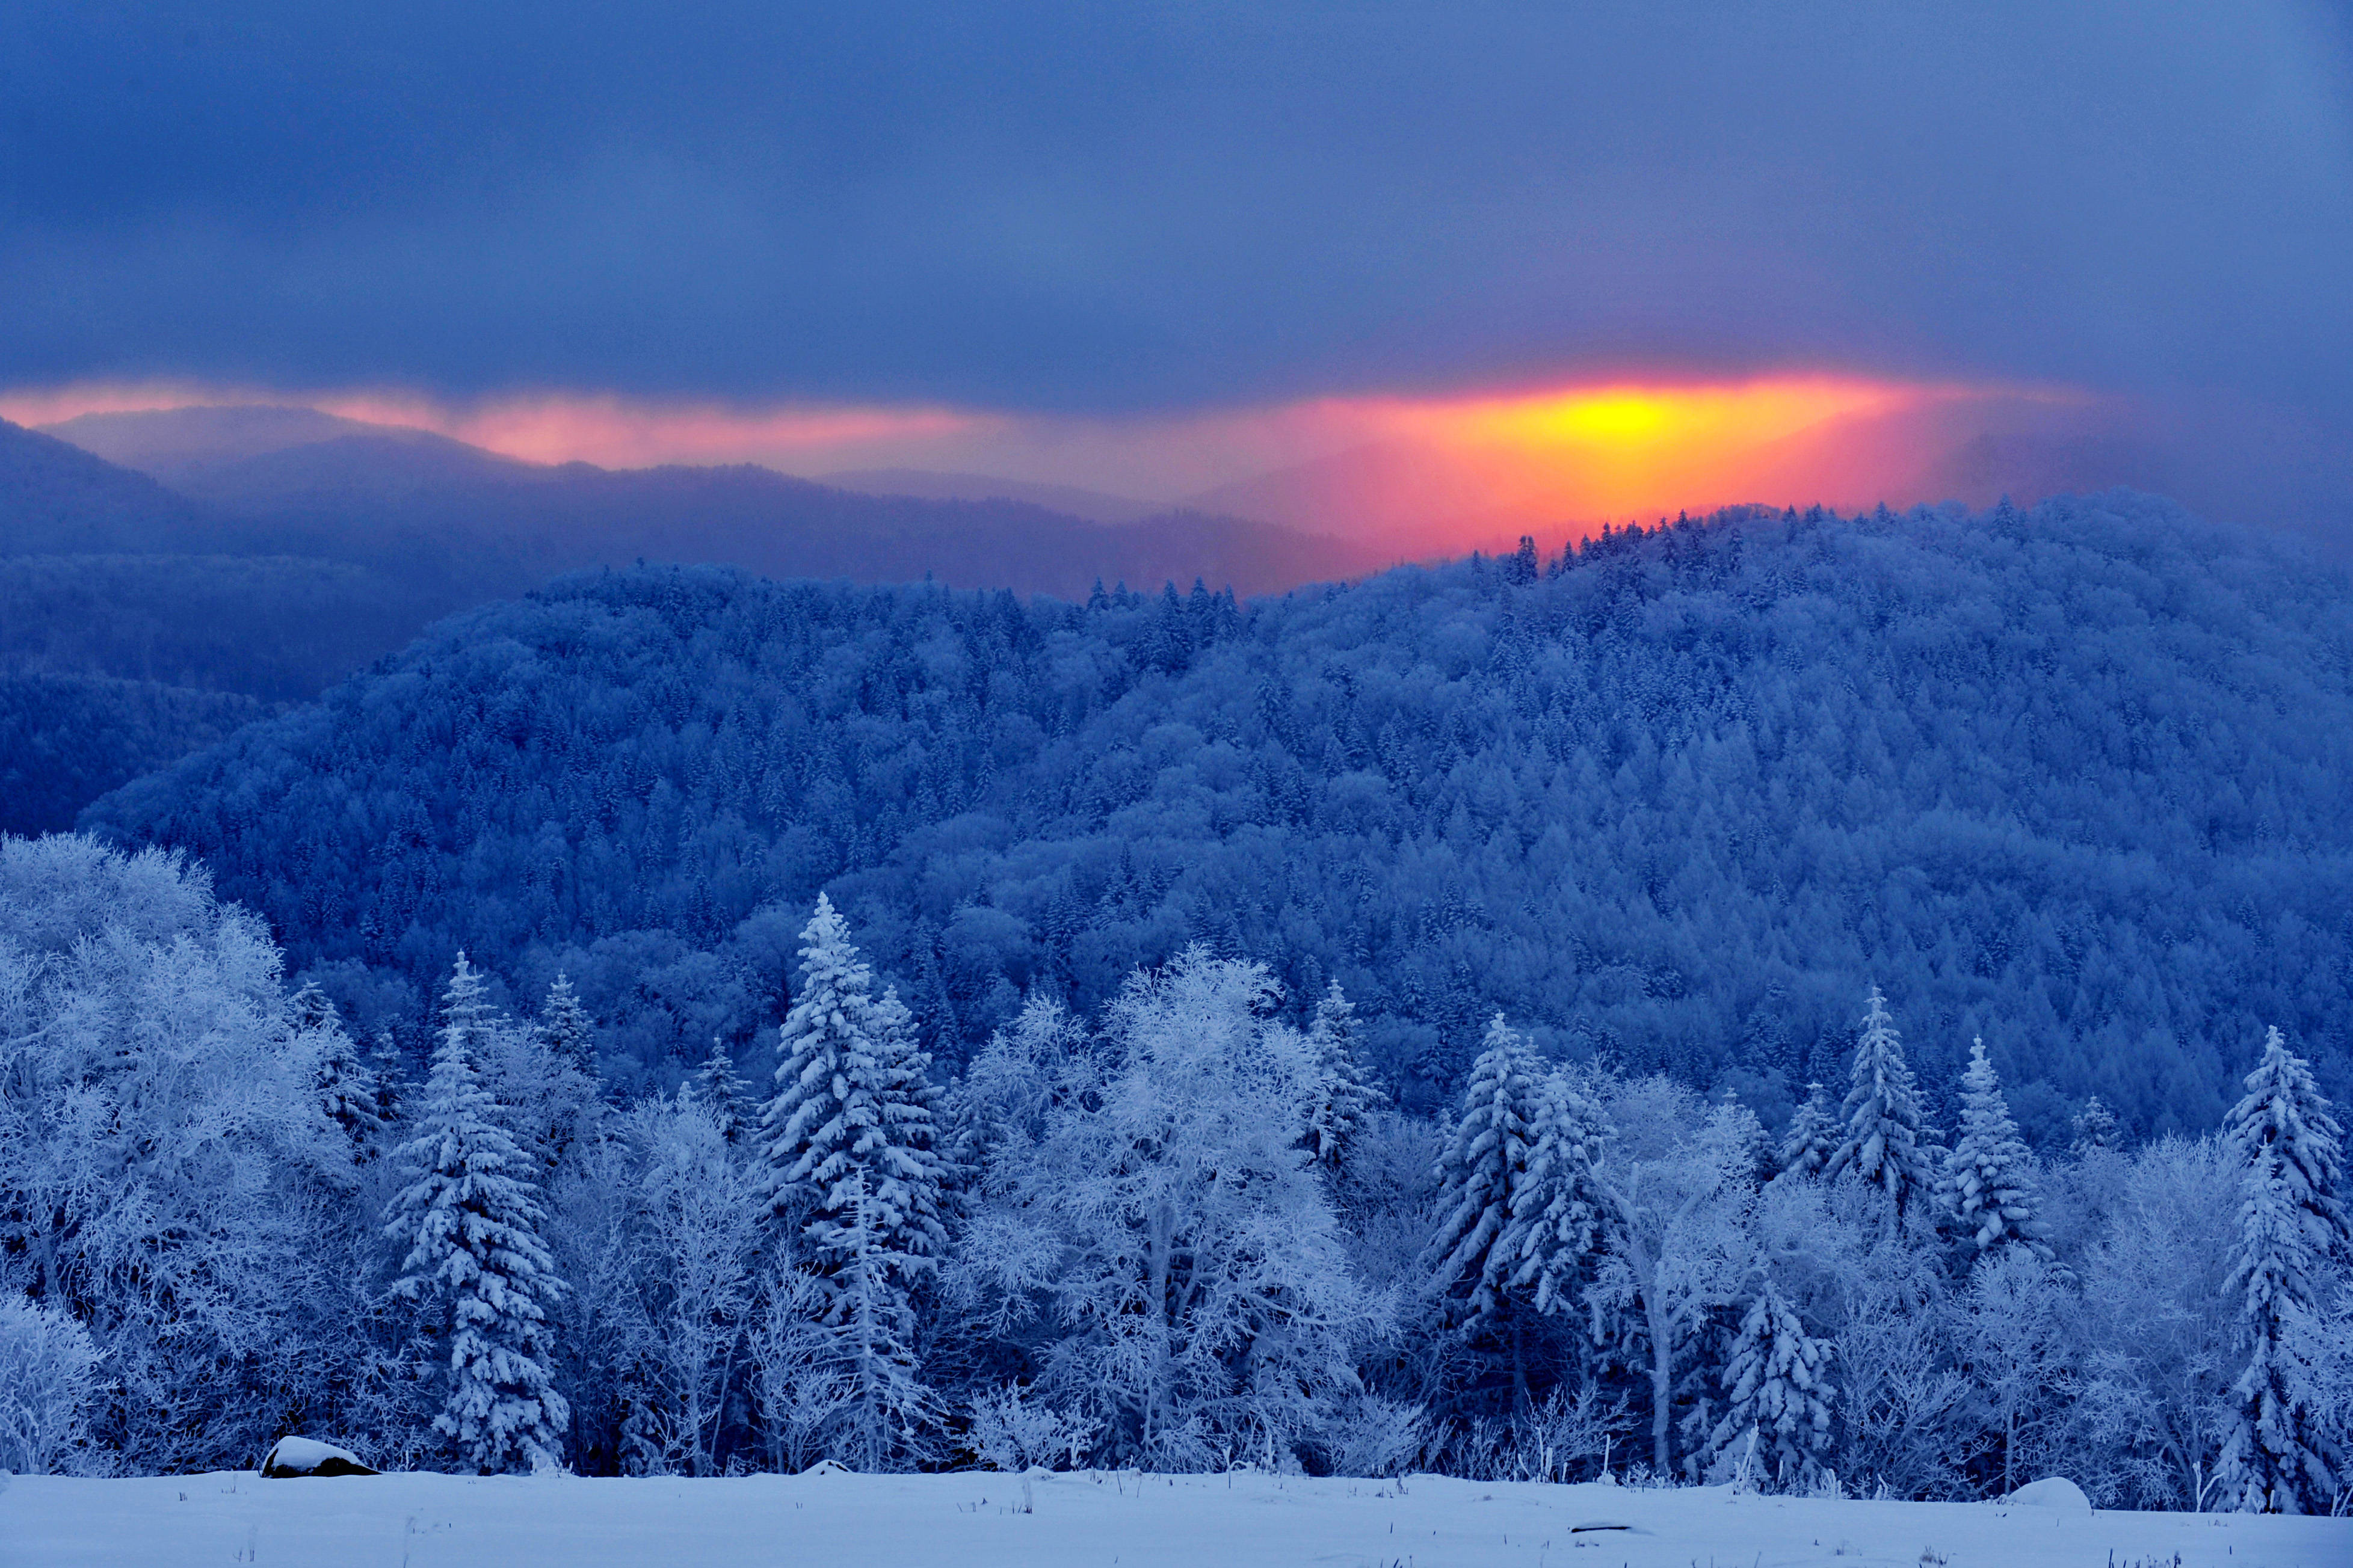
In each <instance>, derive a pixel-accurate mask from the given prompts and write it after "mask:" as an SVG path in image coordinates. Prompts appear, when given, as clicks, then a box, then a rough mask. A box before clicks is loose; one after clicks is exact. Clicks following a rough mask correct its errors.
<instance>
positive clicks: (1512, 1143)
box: [1425, 1013, 1536, 1319]
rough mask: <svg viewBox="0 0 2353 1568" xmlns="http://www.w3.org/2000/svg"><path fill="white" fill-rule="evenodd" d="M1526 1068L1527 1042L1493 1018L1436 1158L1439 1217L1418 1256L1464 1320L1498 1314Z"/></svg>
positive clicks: (1531, 1110)
mask: <svg viewBox="0 0 2353 1568" xmlns="http://www.w3.org/2000/svg"><path fill="white" fill-rule="evenodd" d="M1534 1066H1535V1062H1534V1059H1533V1057H1532V1054H1531V1053H1530V1052H1529V1050H1528V1047H1527V1042H1526V1041H1525V1040H1524V1039H1522V1038H1521V1037H1520V1035H1519V1033H1518V1031H1516V1030H1514V1028H1513V1027H1512V1026H1510V1025H1508V1024H1506V1023H1504V1016H1503V1015H1502V1014H1501V1013H1498V1014H1496V1015H1495V1016H1494V1019H1493V1022H1492V1023H1490V1024H1489V1025H1488V1026H1487V1037H1486V1040H1485V1042H1484V1044H1483V1046H1482V1048H1481V1050H1480V1053H1479V1058H1478V1060H1476V1061H1475V1062H1473V1063H1472V1065H1471V1079H1470V1081H1469V1082H1468V1083H1466V1084H1465V1085H1464V1086H1463V1089H1462V1112H1461V1115H1460V1116H1459V1117H1457V1118H1456V1119H1455V1122H1454V1128H1453V1133H1452V1136H1451V1137H1450V1138H1449V1139H1448V1140H1447V1145H1446V1149H1445V1152H1443V1153H1442V1154H1441V1155H1440V1158H1439V1164H1438V1171H1437V1176H1438V1182H1439V1187H1440V1196H1439V1206H1440V1212H1441V1213H1442V1214H1443V1215H1445V1217H1444V1219H1443V1220H1441V1221H1440V1225H1439V1229H1438V1234H1437V1235H1436V1236H1435V1237H1433V1238H1432V1239H1431V1241H1430V1248H1429V1250H1428V1252H1427V1253H1426V1255H1425V1257H1426V1258H1427V1259H1428V1260H1429V1261H1430V1265H1431V1268H1430V1274H1431V1279H1432V1282H1433V1284H1434V1285H1435V1286H1436V1287H1437V1289H1438V1290H1439V1291H1440V1294H1441V1295H1443V1296H1444V1297H1445V1298H1447V1300H1449V1301H1450V1302H1451V1303H1452V1305H1453V1307H1454V1308H1455V1310H1457V1311H1459V1312H1460V1313H1461V1315H1462V1316H1463V1317H1466V1318H1472V1319H1478V1318H1486V1317H1492V1316H1493V1315H1494V1314H1495V1313H1497V1312H1498V1311H1499V1310H1502V1307H1503V1304H1504V1303H1503V1295H1504V1290H1505V1289H1506V1288H1507V1287H1508V1285H1509V1283H1510V1281H1511V1277H1512V1273H1513V1264H1514V1259H1513V1258H1511V1257H1510V1256H1509V1255H1508V1254H1507V1253H1506V1252H1505V1250H1504V1247H1503V1245H1502V1244H1503V1241H1504V1233H1505V1232H1506V1231H1507V1230H1508V1229H1509V1228H1510V1226H1511V1220H1512V1199H1513V1197H1514V1194H1516V1193H1517V1191H1518V1189H1519V1187H1520V1185H1521V1184H1522V1183H1523V1182H1524V1181H1525V1179H1526V1176H1527V1168H1528V1154H1529V1152H1530V1142H1529V1122H1530V1121H1531V1119H1532V1118H1533V1116H1534V1115H1535V1090H1536V1080H1535V1076H1534V1073H1533V1071H1532V1068H1534Z"/></svg>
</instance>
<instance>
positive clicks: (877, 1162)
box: [762, 894, 947, 1466]
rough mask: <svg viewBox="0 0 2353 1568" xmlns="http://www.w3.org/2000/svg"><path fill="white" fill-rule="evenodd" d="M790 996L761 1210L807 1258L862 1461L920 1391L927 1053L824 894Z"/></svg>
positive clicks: (933, 1232) (930, 1258) (929, 1234)
mask: <svg viewBox="0 0 2353 1568" xmlns="http://www.w3.org/2000/svg"><path fill="white" fill-rule="evenodd" d="M801 937H802V941H803V942H804V944H805V945H804V946H803V947H802V949H801V992H800V997H799V999H798V1000H797V1002H795V1003H794V1005H793V1007H792V1010H791V1012H789V1013H788V1014H786V1017H785V1022H784V1025H783V1026H782V1027H781V1029H780V1030H779V1031H778V1036H777V1044H776V1054H777V1057H778V1058H779V1061H778V1065H777V1068H776V1086H777V1087H776V1096H775V1098H774V1099H772V1100H769V1102H768V1105H767V1108H766V1110H765V1112H764V1114H763V1116H762V1130H763V1134H764V1138H765V1143H764V1146H763V1149H762V1154H763V1157H764V1160H765V1172H766V1175H765V1190H766V1195H767V1200H768V1204H769V1207H770V1210H771V1212H772V1213H775V1214H777V1215H785V1216H788V1217H790V1218H792V1219H796V1220H797V1221H798V1222H799V1224H800V1227H801V1232H802V1235H803V1236H804V1237H807V1244H808V1246H807V1267H808V1268H809V1269H810V1270H811V1271H812V1272H813V1273H814V1275H815V1277H816V1278H817V1279H818V1287H819V1293H820V1295H821V1296H822V1297H823V1299H824V1300H825V1301H826V1306H825V1309H824V1319H825V1322H826V1325H827V1326H828V1328H829V1329H831V1330H833V1331H835V1332H836V1334H837V1335H838V1336H840V1337H841V1338H842V1339H843V1342H844V1343H845V1344H846V1345H847V1346H848V1348H849V1352H852V1353H851V1354H850V1364H851V1367H852V1371H853V1374H854V1377H855V1380H856V1384H857V1388H858V1391H859V1392H858V1400H857V1405H856V1415H855V1417H854V1420H855V1426H856V1441H857V1443H858V1445H859V1452H860V1457H861V1458H863V1459H864V1460H865V1462H866V1463H868V1464H869V1465H870V1466H872V1465H880V1464H881V1463H882V1462H883V1461H884V1460H885V1458H887V1457H888V1456H890V1455H891V1454H892V1453H894V1452H896V1451H898V1450H900V1449H901V1448H902V1447H903V1446H904V1444H905V1441H906V1440H907V1438H908V1437H909V1436H910V1435H911V1423H912V1422H913V1419H914V1417H915V1415H916V1414H917V1412H918V1409H919V1407H920V1406H921V1405H923V1396H921V1393H920V1391H919V1390H916V1389H915V1388H914V1387H913V1384H910V1383H909V1382H908V1376H909V1375H910V1373H909V1368H910V1367H911V1365H912V1361H911V1359H910V1358H911V1355H912V1352H909V1351H908V1350H907V1347H908V1346H909V1345H910V1344H911V1343H912V1341H913V1305H912V1301H911V1299H910V1293H911V1292H912V1291H913V1289H914V1288H915V1286H916V1284H917V1283H918V1282H919V1281H920V1280H921V1279H924V1278H925V1277H927V1276H928V1275H930V1274H931V1273H932V1272H933V1271H934V1269H935V1268H936V1267H937V1265H938V1260H939V1257H940V1254H941V1253H942V1252H943V1251H944V1249H945V1247H946V1243H947V1229H946V1226H945V1223H944V1217H943V1215H944V1206H945V1199H946V1193H945V1186H946V1183H945V1175H946V1168H945V1161H944V1159H943V1157H942V1155H941V1153H940V1152H939V1150H938V1149H937V1147H936V1146H935V1143H934V1139H935V1136H936V1131H937V1129H936V1126H935V1121H934V1104H935V1102H936V1100H937V1099H938V1092H937V1090H936V1089H934V1086H933V1085H932V1083H931V1080H930V1068H931V1059H930V1058H929V1057H928V1056H926V1055H925V1054H924V1053H923V1050H922V1049H920V1048H919V1047H918V1046H917V1045H916V1042H915V1035H914V1028H913V1020H912V1019H911V1018H910V1017H909V1016H908V1013H907V1010H906V1008H905V1007H904V1006H902V1005H901V1004H900V1002H899V999H898V995H897V994H896V993H895V992H893V993H889V994H884V995H883V996H881V997H879V998H878V997H875V996H874V995H873V994H872V987H873V979H872V976H871V973H870V972H869V971H868V970H867V967H866V965H865V963H863V962H862V961H861V960H860V958H859V955H858V950H857V948H855V947H854V946H852V945H851V944H850V942H849V930H848V927H847V925H846V924H845V923H844V922H843V921H842V919H841V916H840V914H839V911H837V910H835V909H834V907H833V904H832V901H831V900H828V899H827V898H826V897H825V896H824V895H823V894H819V895H818V904H817V910H816V913H815V914H814V915H813V916H812V917H811V918H810V920H809V922H808V925H807V927H806V928H805V929H804V930H803V931H802V932H801Z"/></svg>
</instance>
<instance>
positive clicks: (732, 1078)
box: [692, 1035, 753, 1143]
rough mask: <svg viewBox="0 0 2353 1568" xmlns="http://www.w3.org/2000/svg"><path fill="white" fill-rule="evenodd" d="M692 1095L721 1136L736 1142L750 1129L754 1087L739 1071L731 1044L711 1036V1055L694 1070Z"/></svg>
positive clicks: (703, 1059)
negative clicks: (728, 1045)
mask: <svg viewBox="0 0 2353 1568" xmlns="http://www.w3.org/2000/svg"><path fill="white" fill-rule="evenodd" d="M692 1093H693V1095H694V1098H695V1100H696V1101H697V1102H698V1103H699V1104H701V1105H702V1109H703V1111H704V1113H705V1114H706V1115H708V1116H709V1117H710V1118H711V1120H712V1124H713V1125H715V1126H716V1127H717V1128H718V1129H719V1135H720V1136H721V1137H722V1138H724V1139H725V1140H726V1141H727V1142H730V1143H733V1142H736V1141H737V1140H739V1139H740V1138H742V1137H743V1135H744V1132H745V1131H747V1130H748V1129H749V1126H750V1119H751V1114H752V1110H753V1100H752V1089H751V1086H750V1085H749V1084H747V1083H745V1082H744V1079H742V1078H741V1077H740V1076H739V1075H738V1074H737V1073H736V1071H735V1055H734V1053H733V1052H732V1051H730V1050H729V1049H728V1048H727V1042H726V1041H724V1040H723V1039H721V1038H720V1037H718V1036H716V1035H713V1036H712V1037H711V1054H710V1055H709V1056H707V1057H705V1058H702V1066H701V1067H699V1068H695V1069H694V1078H693V1080H692Z"/></svg>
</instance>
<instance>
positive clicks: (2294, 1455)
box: [2217, 1028, 2348, 1513]
mask: <svg viewBox="0 0 2353 1568" xmlns="http://www.w3.org/2000/svg"><path fill="white" fill-rule="evenodd" d="M2246 1089H2247V1093H2246V1096H2245V1098H2244V1099H2242V1100H2240V1101H2239V1103H2238V1104H2237V1105H2236V1106H2234V1107H2233V1108H2232V1111H2231V1116H2230V1121H2229V1122H2228V1124H2227V1130H2226V1134H2225V1135H2226V1137H2227V1138H2228V1139H2229V1141H2230V1142H2231V1143H2232V1145H2233V1146H2234V1148H2235V1149H2236V1150H2237V1151H2238V1153H2239V1157H2240V1159H2241V1160H2242V1162H2244V1166H2245V1176H2244V1184H2245V1185H2244V1194H2245V1196H2244V1203H2243V1206H2242V1209H2241V1211H2240V1221H2239V1240H2238V1246H2237V1247H2236V1248H2235V1249H2234V1251H2233V1253H2232V1269H2231V1278H2230V1279H2229V1281H2228V1283H2227V1284H2226V1285H2225V1287H2224V1289H2226V1290H2227V1291H2228V1292H2229V1294H2230V1295H2231V1296H2232V1298H2233V1299H2234V1300H2236V1302H2237V1304H2238V1308H2239V1349H2240V1352H2241V1353H2242V1355H2243V1356H2244V1357H2245V1361H2244V1363H2242V1365H2243V1370H2242V1371H2241V1373H2239V1376H2238V1380H2237V1381H2236V1382H2235V1383H2234V1384H2232V1388H2231V1394H2232V1400H2233V1402H2234V1405H2235V1406H2236V1411H2237V1420H2236V1422H2235V1423H2234V1424H2233V1427H2232V1432H2231V1434H2230V1436H2229V1438H2228V1439H2227V1441H2226V1442H2225V1444H2224V1446H2223V1449H2222V1458H2221V1463H2220V1465H2219V1466H2218V1468H2217V1474H2218V1477H2219V1480H2220V1486H2221V1493H2222V1498H2223V1500H2224V1501H2225V1503H2226V1504H2227V1505H2228V1506H2231V1507H2234V1508H2237V1509H2240V1510H2244V1511H2247V1512H2266V1513H2309V1512H2314V1511H2322V1512H2326V1511H2327V1510H2328V1509H2329V1508H2330V1507H2331V1506H2332V1504H2333V1503H2334V1502H2335V1500H2336V1498H2337V1487H2338V1485H2339V1481H2338V1479H2337V1467H2338V1464H2339V1463H2340V1462H2341V1458H2342V1457H2341V1456H2340V1455H2338V1454H2337V1453H2335V1452H2333V1451H2332V1450H2333V1449H2334V1448H2335V1447H2336V1445H2335V1444H2333V1443H2331V1442H2330V1440H2329V1437H2328V1436H2327V1421H2328V1419H2329V1417H2330V1415H2331V1414H2332V1413H2331V1412H2329V1411H2328V1410H2327V1407H2326V1405H2324V1404H2323V1401H2322V1399H2321V1398H2320V1390H2319V1388H2318V1387H2317V1386H2316V1379H2315V1377H2314V1368H2313V1366H2312V1364H2311V1362H2310V1359H2309V1357H2308V1356H2307V1355H2306V1354H2303V1353H2299V1347H2300V1346H2301V1345H2302V1344H2303V1343H2305V1342H2308V1341H2309V1339H2310V1338H2311V1325H2312V1321H2313V1320H2314V1318H2315V1317H2316V1314H2317V1313H2318V1312H2319V1311H2320V1310H2322V1307H2323V1302H2322V1300H2321V1290H2322V1289H2323V1285H2324V1281H2325V1280H2326V1279H2327V1270H2328V1268H2329V1265H2330V1262H2331V1260H2332V1259H2333V1258H2337V1257H2340V1256H2342V1255H2343V1252H2344V1249H2345V1248H2346V1247H2347V1244H2348V1228H2347V1223H2346V1215H2345V1208H2344V1205H2343V1203H2342V1201H2341V1200H2340V1199H2339V1198H2338V1197H2337V1178H2338V1175H2339V1173H2340V1171H2341V1162H2342V1149H2343V1143H2342V1136H2343V1135H2342V1132H2341V1131H2340V1130H2339V1128H2338V1127H2337V1120H2336V1118H2335V1117H2334V1116H2333V1115H2331V1114H2330V1107H2329V1104H2328V1101H2327V1099H2326V1098H2324V1097H2323V1096H2322V1094H2321V1092H2320V1089H2319V1087H2318V1086H2317V1085H2316V1084H2315V1083H2314V1082H2313V1078H2312V1070H2311V1068H2310V1067H2309V1066H2308V1065H2307V1064H2306V1062H2305V1060H2304V1059H2303V1058H2301V1057H2298V1056H2296V1055H2295V1053H2293V1052H2291V1051H2290V1050H2289V1049H2288V1048H2287V1042H2286V1041H2285V1040H2284V1039H2283V1038H2281V1037H2280V1032H2279V1030H2278V1029H2276V1028H2274V1029H2271V1030H2269V1031H2268V1032H2267V1033H2266V1034H2265V1036H2264V1037H2263V1060H2262V1061H2261V1062H2260V1063H2258V1064H2257V1066H2256V1068H2255V1070H2254V1071H2253V1072H2251V1073H2249V1074H2248V1075H2247V1079H2246Z"/></svg>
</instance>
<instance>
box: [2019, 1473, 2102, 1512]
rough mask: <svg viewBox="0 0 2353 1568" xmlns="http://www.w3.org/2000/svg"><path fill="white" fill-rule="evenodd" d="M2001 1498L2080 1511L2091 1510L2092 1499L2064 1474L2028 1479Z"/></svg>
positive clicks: (2031, 1504) (2029, 1505)
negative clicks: (2035, 1479) (2033, 1479)
mask: <svg viewBox="0 0 2353 1568" xmlns="http://www.w3.org/2000/svg"><path fill="white" fill-rule="evenodd" d="M2002 1500H2003V1501H2004V1502H2011V1503H2021V1504H2023V1505H2024V1506H2026V1507H2028V1508H2062V1509H2069V1510H2074V1511H2076V1512H2080V1513H2089V1512H2091V1511H2092V1500H2091V1499H2090V1498H2087V1497H2085V1496H2084V1489H2083V1488H2081V1487H2079V1486H2077V1485H2076V1484H2075V1483H2074V1482H2073V1481H2071V1480H2069V1479H2067V1478H2066V1477H2064V1476H2045V1477H2043V1478H2042V1479H2041V1480H2039V1481H2029V1482H2027V1483H2026V1484H2025V1485H2024V1486H2022V1487H2021V1488H2019V1489H2017V1490H2016V1491H2014V1492H2012V1493H2010V1495H2009V1496H2008V1497H2006V1498H2004V1499H2002Z"/></svg>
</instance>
